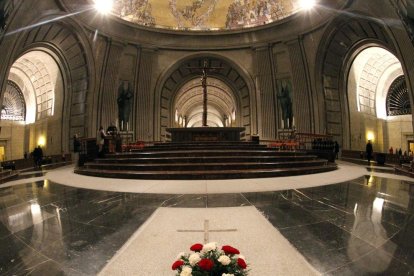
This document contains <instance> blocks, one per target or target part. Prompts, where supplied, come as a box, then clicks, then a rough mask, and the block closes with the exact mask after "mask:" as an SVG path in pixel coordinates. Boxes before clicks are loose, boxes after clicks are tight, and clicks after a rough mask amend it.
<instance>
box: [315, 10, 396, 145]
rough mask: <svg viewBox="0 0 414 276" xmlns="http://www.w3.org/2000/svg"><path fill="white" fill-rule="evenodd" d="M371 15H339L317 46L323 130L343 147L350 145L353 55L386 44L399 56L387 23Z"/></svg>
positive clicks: (385, 45) (317, 76)
mask: <svg viewBox="0 0 414 276" xmlns="http://www.w3.org/2000/svg"><path fill="white" fill-rule="evenodd" d="M368 18H369V16H365V15H360V16H358V15H355V17H352V18H351V17H349V16H340V17H338V18H336V19H335V20H333V21H332V22H331V23H330V25H329V26H328V27H327V29H326V31H325V35H324V37H325V38H326V39H324V40H323V42H322V43H321V44H320V46H319V48H318V53H317V55H316V56H317V57H319V59H318V60H317V62H316V74H317V75H316V80H317V89H318V91H319V93H321V94H322V95H323V102H320V103H319V105H320V106H323V108H324V113H325V122H324V123H325V125H324V129H325V132H326V134H330V135H333V136H334V137H335V138H334V139H336V140H338V141H340V142H341V143H342V146H343V147H344V148H349V145H350V133H351V129H350V120H349V112H350V110H349V109H348V107H349V104H348V95H347V77H348V72H349V70H350V68H351V65H352V62H353V60H354V58H355V57H356V56H357V55H358V54H359V53H360V52H361V51H363V50H364V49H366V48H368V47H372V46H379V47H383V48H384V49H386V50H388V51H390V52H391V53H393V54H394V55H395V56H397V57H398V54H397V50H396V49H395V45H394V44H393V42H392V41H393V40H392V38H391V37H390V36H389V34H388V31H387V29H386V26H384V25H383V24H382V23H381V22H379V21H378V20H375V21H374V20H370V19H368Z"/></svg>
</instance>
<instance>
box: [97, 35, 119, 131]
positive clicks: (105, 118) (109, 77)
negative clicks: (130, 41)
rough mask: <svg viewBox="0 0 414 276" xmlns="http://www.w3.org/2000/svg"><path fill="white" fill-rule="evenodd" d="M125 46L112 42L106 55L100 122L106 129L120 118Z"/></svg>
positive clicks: (99, 114)
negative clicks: (121, 68)
mask: <svg viewBox="0 0 414 276" xmlns="http://www.w3.org/2000/svg"><path fill="white" fill-rule="evenodd" d="M124 47H125V45H124V44H122V43H121V42H117V41H110V42H109V43H108V48H107V51H106V55H105V62H104V66H105V70H104V72H103V74H102V79H101V89H100V103H99V110H100V111H99V112H98V117H99V118H100V119H99V120H98V121H99V122H100V125H102V126H103V127H104V129H106V128H107V127H108V126H109V124H110V123H111V122H112V121H116V119H117V117H118V104H117V98H118V86H119V66H120V60H121V56H122V52H123V50H124Z"/></svg>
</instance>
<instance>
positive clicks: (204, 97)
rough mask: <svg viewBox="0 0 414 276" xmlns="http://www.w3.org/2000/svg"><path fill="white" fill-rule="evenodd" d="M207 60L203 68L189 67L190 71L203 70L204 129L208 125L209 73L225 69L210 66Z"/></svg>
mask: <svg viewBox="0 0 414 276" xmlns="http://www.w3.org/2000/svg"><path fill="white" fill-rule="evenodd" d="M207 63H208V62H207V60H204V63H203V67H188V68H189V69H201V70H202V71H201V87H203V127H206V126H208V125H207V72H208V70H211V71H214V70H216V69H223V67H212V66H208V64H207Z"/></svg>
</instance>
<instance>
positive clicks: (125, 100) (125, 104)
mask: <svg viewBox="0 0 414 276" xmlns="http://www.w3.org/2000/svg"><path fill="white" fill-rule="evenodd" d="M133 97H134V91H133V90H132V87H131V83H130V82H129V81H125V80H124V81H122V82H121V84H120V85H119V88H118V98H117V102H118V120H119V128H120V130H121V131H125V130H128V123H129V115H130V113H131V109H132V98H133Z"/></svg>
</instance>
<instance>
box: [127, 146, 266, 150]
mask: <svg viewBox="0 0 414 276" xmlns="http://www.w3.org/2000/svg"><path fill="white" fill-rule="evenodd" d="M225 149H233V150H265V149H267V147H266V146H264V145H210V146H206V145H177V146H169V147H167V146H162V147H161V146H149V147H145V148H144V149H132V150H131V151H132V152H134V151H143V150H145V151H165V150H168V151H182V150H225Z"/></svg>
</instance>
